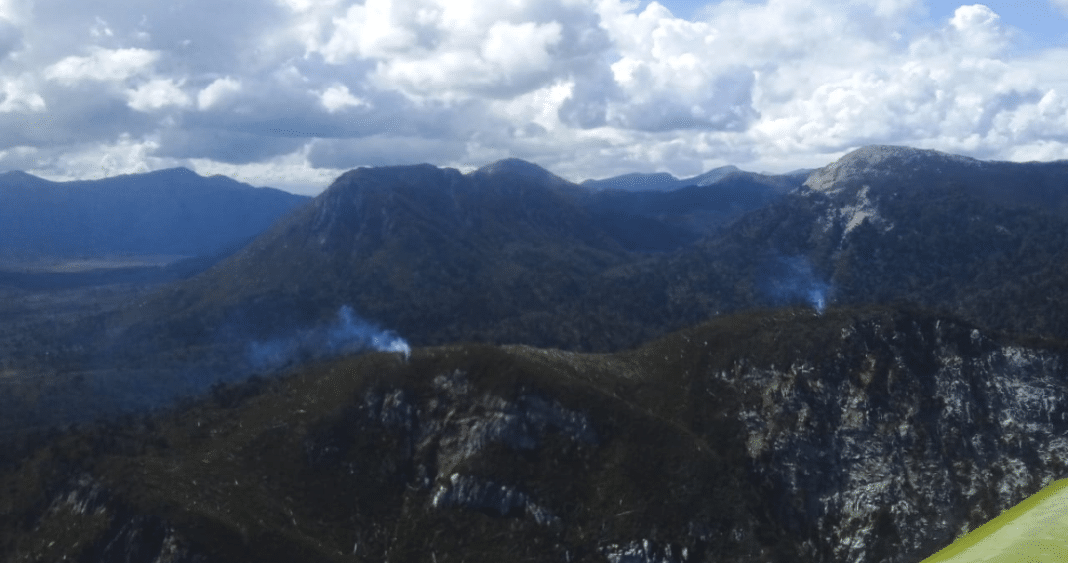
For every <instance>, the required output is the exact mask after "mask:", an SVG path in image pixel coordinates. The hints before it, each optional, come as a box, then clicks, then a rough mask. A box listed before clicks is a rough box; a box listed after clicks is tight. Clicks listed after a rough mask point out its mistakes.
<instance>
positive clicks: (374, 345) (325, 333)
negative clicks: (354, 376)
mask: <svg viewBox="0 0 1068 563" xmlns="http://www.w3.org/2000/svg"><path fill="white" fill-rule="evenodd" d="M367 350H376V351H379V352H397V353H400V354H403V355H404V359H405V360H407V359H408V357H409V356H410V355H411V353H412V348H411V346H409V345H408V342H407V341H405V340H404V339H403V338H401V337H400V335H398V334H397V333H395V332H393V331H389V330H384V329H382V328H381V327H378V326H376V325H374V324H372V323H370V322H368V321H367V320H365V319H363V318H361V317H360V316H359V315H357V314H356V312H355V311H353V309H352V307H350V306H348V305H343V306H342V307H341V308H340V309H339V310H338V312H337V320H335V321H334V322H333V323H332V324H330V325H329V326H325V327H315V328H308V329H303V330H298V331H297V332H296V333H294V334H291V335H289V336H288V337H284V338H276V339H273V340H268V341H260V342H253V343H251V344H250V345H249V348H248V357H249V362H250V363H251V364H252V365H253V366H254V367H256V368H259V369H273V368H277V367H280V366H283V365H285V364H288V363H290V362H293V361H298V362H299V361H307V360H315V359H323V358H329V357H333V356H338V355H342V354H355V353H358V352H364V351H367Z"/></svg>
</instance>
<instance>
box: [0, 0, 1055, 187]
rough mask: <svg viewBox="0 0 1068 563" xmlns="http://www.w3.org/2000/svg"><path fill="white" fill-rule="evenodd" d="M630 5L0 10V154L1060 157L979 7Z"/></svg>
mask: <svg viewBox="0 0 1068 563" xmlns="http://www.w3.org/2000/svg"><path fill="white" fill-rule="evenodd" d="M1055 1H1058V2H1060V3H1061V4H1064V3H1065V1H1066V0H1055ZM640 6H641V4H640V3H639V2H637V1H622V0H509V1H508V2H488V1H487V0H366V1H362V2H360V1H356V0H319V1H314V2H313V1H309V0H268V1H264V0H256V1H250V0H233V1H232V2H226V3H218V2H215V3H211V2H208V1H207V0H183V1H182V2H177V3H174V2H172V3H157V4H151V3H149V4H143V5H139V7H138V9H137V10H129V9H125V8H123V7H122V6H121V5H120V4H116V3H112V2H104V1H102V0H86V1H84V2H79V3H73V4H72V3H69V2H65V1H64V0H0V150H3V151H7V152H6V153H5V154H7V155H8V156H7V157H4V158H5V159H7V160H3V161H4V162H7V161H8V160H10V159H11V158H16V157H17V158H26V155H28V154H31V153H30V152H27V151H31V150H32V151H34V152H33V153H32V154H33V155H34V158H37V159H42V162H44V163H46V165H47V166H46V165H42V166H44V167H45V168H49V169H50V170H53V173H56V174H58V173H59V170H60V168H62V167H64V166H69V167H70V170H71V174H74V173H75V171H78V172H77V173H87V172H86V170H89V169H91V168H92V167H93V166H96V167H97V168H99V165H100V161H101V159H103V158H104V156H105V154H104V152H107V151H110V154H112V155H119V154H130V153H129V151H127V152H125V153H124V152H123V151H124V150H126V149H122V147H124V146H127V147H135V146H136V147H138V148H137V149H136V150H133V149H130V150H133V153H132V154H136V155H142V156H143V158H142V160H143V163H144V165H145V166H150V167H151V166H153V165H155V164H164V163H166V164H167V165H174V164H175V163H189V162H194V161H195V162H196V163H197V166H198V170H200V169H203V170H209V169H212V168H211V167H212V166H214V167H216V168H214V169H216V170H219V171H223V170H232V171H246V172H247V171H252V170H263V171H266V170H270V171H273V172H272V173H274V172H277V173H279V174H282V175H283V176H285V177H286V178H289V179H290V180H287V181H292V182H299V181H301V180H298V179H300V178H304V179H310V178H313V177H315V178H317V177H318V176H316V175H315V174H313V173H312V172H314V171H315V170H316V169H317V168H316V167H323V168H322V169H323V170H330V171H333V170H340V169H342V168H345V167H347V166H350V165H358V164H374V163H387V162H406V161H414V160H426V161H431V162H434V163H436V164H442V165H451V166H456V167H461V168H464V167H470V166H478V165H482V164H485V163H486V161H487V160H491V159H494V158H499V157H502V156H509V155H511V156H519V157H522V158H528V159H532V160H535V161H537V162H539V163H541V164H543V165H546V166H549V167H550V168H552V169H554V170H555V171H557V172H558V173H560V174H563V175H565V176H567V177H572V178H574V179H579V180H581V179H584V178H585V177H596V176H605V175H609V174H614V173H621V172H625V171H631V170H646V171H652V170H658V169H659V170H668V171H672V172H675V173H676V174H679V175H684V174H693V173H696V172H700V171H702V170H703V169H705V168H707V167H711V166H716V165H721V164H725V163H727V162H730V163H734V164H737V165H739V166H742V167H750V168H756V169H760V170H786V169H791V168H797V167H801V166H816V165H822V164H825V163H826V162H827V161H828V160H830V159H832V158H834V157H836V156H838V155H839V154H841V153H842V152H844V151H846V150H849V149H851V148H853V147H855V146H858V145H862V144H865V143H874V142H879V143H900V144H913V145H919V146H924V147H930V148H939V149H942V150H948V151H963V152H966V153H969V154H972V155H974V156H980V157H989V158H1017V157H1021V158H1022V157H1026V158H1039V157H1042V156H1043V155H1053V156H1056V155H1062V154H1065V151H1064V147H1066V146H1068V118H1066V117H1065V116H1066V115H1068V102H1066V98H1068V67H1066V65H1064V61H1065V60H1066V59H1068V51H1066V50H1064V49H1053V48H1049V49H1038V50H1030V51H1028V50H1026V49H1023V48H1022V47H1021V45H1023V44H1024V43H1023V42H1021V37H1022V35H1021V34H1020V33H1018V32H1017V31H1015V30H1013V29H1012V28H1011V27H1010V26H1008V25H1006V23H1005V21H1004V20H1010V18H1008V14H1005V16H1006V17H1005V18H1004V20H1003V19H1002V18H1000V17H999V16H998V14H997V13H995V12H994V11H993V10H991V9H990V8H989V7H986V6H983V5H965V6H960V7H959V8H958V9H957V10H956V11H955V12H954V13H953V14H952V15H951V16H947V17H945V18H944V19H942V20H941V21H934V20H931V19H930V18H929V17H928V16H927V8H925V6H924V4H923V2H921V0H810V1H806V2H796V1H793V0H745V1H743V0H724V1H722V2H716V3H711V4H709V5H708V6H707V7H706V8H704V9H703V10H702V11H700V12H699V14H698V16H697V17H695V18H693V20H691V21H688V20H684V19H680V18H677V17H675V16H674V15H672V14H671V13H670V12H669V11H668V10H667V9H666V8H664V7H663V6H661V5H660V4H658V3H657V2H649V3H648V5H646V6H644V8H640ZM205 15H210V17H205ZM124 134H125V137H124V136H123V135H124ZM123 143H125V145H124V144H123ZM105 148H106V151H104V149H105ZM16 149H18V150H17V151H16ZM12 151H15V152H12ZM19 151H21V152H19ZM101 151H104V152H101ZM138 151H140V152H138ZM64 155H67V157H64ZM77 155H81V156H77ZM75 156H77V157H75ZM114 158H117V159H119V160H120V161H124V160H123V159H125V158H126V157H122V158H119V157H118V156H114ZM138 158H140V157H138ZM12 162H13V161H12ZM115 167H116V168H117V169H126V165H120V164H117V165H116V166H115ZM284 170H290V171H291V172H292V173H291V174H289V175H286V174H283V172H282V171H284ZM221 173H225V172H221ZM249 173H252V172H249ZM308 181H311V180H308ZM326 183H328V182H324V183H323V185H325V184H326Z"/></svg>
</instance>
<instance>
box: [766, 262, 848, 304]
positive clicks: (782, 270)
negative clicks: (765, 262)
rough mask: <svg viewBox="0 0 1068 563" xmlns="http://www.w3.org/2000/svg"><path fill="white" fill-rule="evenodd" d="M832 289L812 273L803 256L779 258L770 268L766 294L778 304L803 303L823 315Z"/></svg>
mask: <svg viewBox="0 0 1068 563" xmlns="http://www.w3.org/2000/svg"><path fill="white" fill-rule="evenodd" d="M832 289H833V288H832V287H831V285H830V284H828V283H827V282H824V281H822V280H821V279H819V277H817V276H816V274H815V273H814V272H813V271H812V264H811V263H810V262H809V260H808V258H806V257H804V256H790V257H786V258H780V259H779V260H778V261H777V263H776V264H774V265H773V266H772V274H771V275H770V276H769V285H768V293H769V294H770V296H771V298H772V300H773V301H775V302H776V303H779V304H787V303H789V304H794V303H805V304H807V305H809V306H810V307H812V308H813V309H815V310H816V312H817V313H820V314H823V311H824V309H826V308H827V302H828V301H829V300H830V298H831V295H832Z"/></svg>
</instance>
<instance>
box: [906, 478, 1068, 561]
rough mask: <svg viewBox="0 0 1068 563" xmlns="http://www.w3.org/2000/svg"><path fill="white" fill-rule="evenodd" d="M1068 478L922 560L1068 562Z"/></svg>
mask: <svg viewBox="0 0 1068 563" xmlns="http://www.w3.org/2000/svg"><path fill="white" fill-rule="evenodd" d="M1066 487H1068V479H1061V480H1060V481H1054V482H1053V483H1051V484H1050V485H1048V486H1046V488H1044V489H1042V490H1041V491H1039V492H1037V493H1035V494H1034V495H1032V496H1030V497H1028V498H1027V499H1026V500H1024V501H1023V502H1021V503H1020V504H1017V505H1016V506H1014V507H1012V508H1010V509H1008V510H1006V511H1005V512H1002V513H1001V515H999V516H998V517H997V518H994V519H993V520H991V521H989V522H987V523H986V524H983V525H982V526H980V527H978V528H976V529H975V530H972V531H971V532H969V533H968V534H967V535H965V536H964V537H962V538H960V539H958V540H957V541H955V542H953V543H952V544H950V545H949V546H948V547H946V548H945V549H943V550H941V551H939V552H938V553H936V554H934V555H932V556H931V557H928V558H927V559H924V561H923V563H942V562H945V563H972V562H979V561H983V562H987V563H1009V562H1013V563H1016V562H1021V563H1022V562H1028V563H1030V562H1034V563H1060V562H1066V563H1068V488H1066Z"/></svg>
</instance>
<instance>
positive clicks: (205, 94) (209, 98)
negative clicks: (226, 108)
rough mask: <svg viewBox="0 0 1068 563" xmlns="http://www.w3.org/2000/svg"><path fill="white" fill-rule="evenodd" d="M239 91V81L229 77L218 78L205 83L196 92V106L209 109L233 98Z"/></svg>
mask: <svg viewBox="0 0 1068 563" xmlns="http://www.w3.org/2000/svg"><path fill="white" fill-rule="evenodd" d="M240 92H241V82H240V81H238V80H235V79H233V78H230V77H229V76H227V77H226V78H219V79H217V80H215V81H214V82H212V83H211V84H209V85H207V86H206V87H205V88H204V89H203V90H201V91H200V93H199V94H197V107H198V108H200V109H202V110H204V109H211V108H212V107H215V106H217V105H219V104H222V103H225V102H227V101H229V100H233V99H235V98H236V97H237V94H238V93H240Z"/></svg>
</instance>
